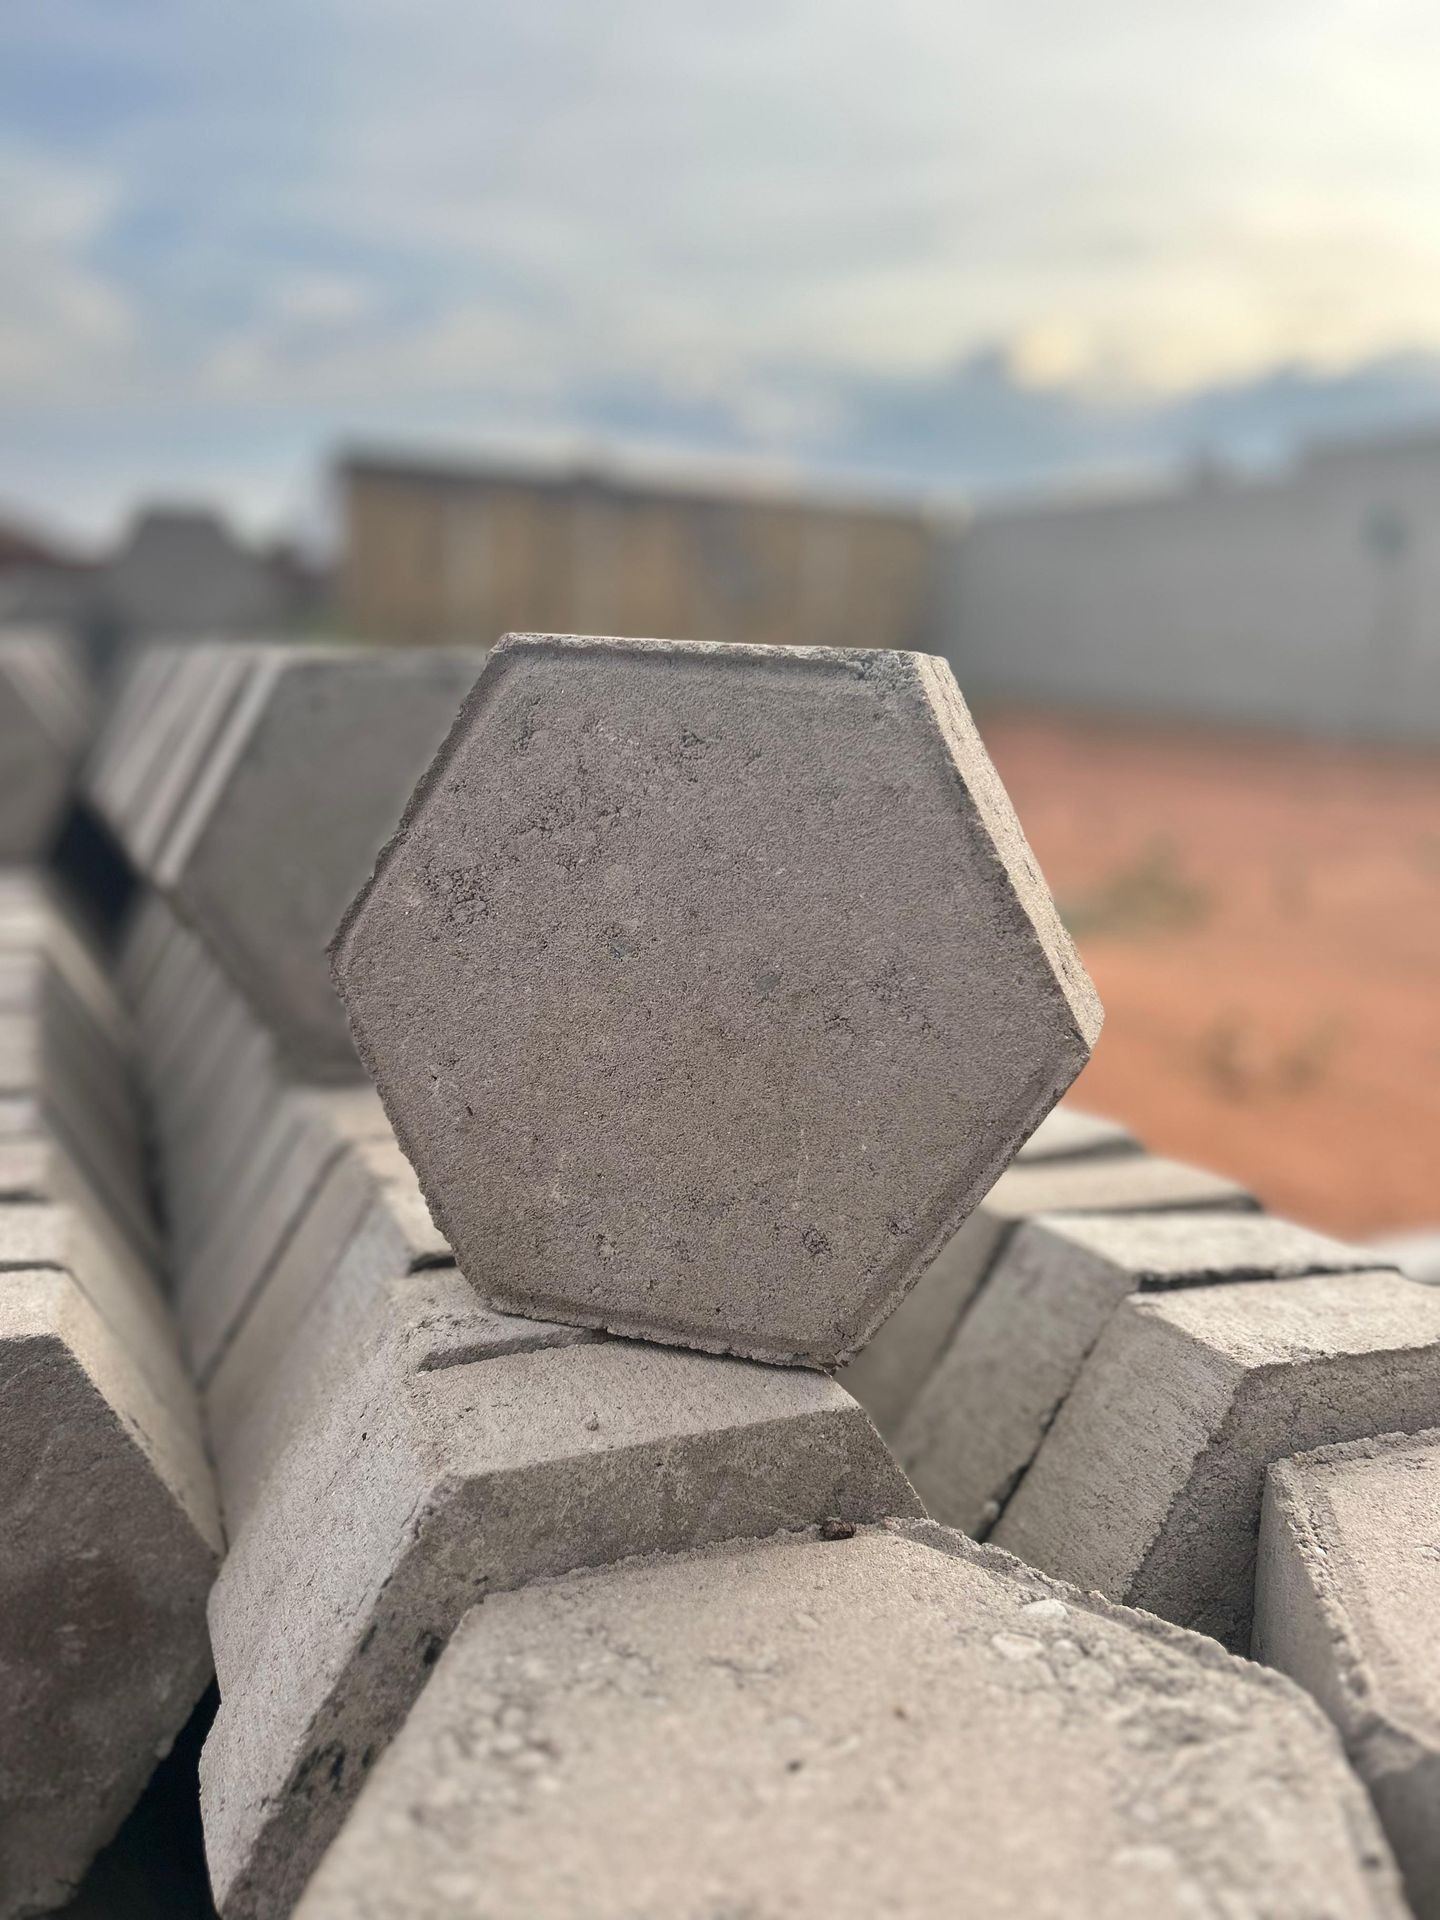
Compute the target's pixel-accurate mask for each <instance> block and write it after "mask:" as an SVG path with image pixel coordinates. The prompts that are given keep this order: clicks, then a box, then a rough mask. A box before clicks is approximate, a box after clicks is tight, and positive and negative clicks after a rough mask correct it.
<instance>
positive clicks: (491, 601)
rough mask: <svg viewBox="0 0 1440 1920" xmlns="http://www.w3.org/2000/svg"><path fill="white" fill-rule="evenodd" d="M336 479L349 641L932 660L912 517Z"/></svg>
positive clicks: (586, 482)
mask: <svg viewBox="0 0 1440 1920" xmlns="http://www.w3.org/2000/svg"><path fill="white" fill-rule="evenodd" d="M339 478H340V485H341V494H342V513H343V525H344V545H343V554H342V559H341V566H340V587H339V598H340V606H341V613H342V616H343V617H344V619H345V620H346V622H347V623H348V624H349V625H350V626H351V627H353V629H354V630H355V631H356V632H357V633H359V634H361V635H366V636H372V637H374V638H377V639H385V640H396V641H402V642H424V641H443V640H480V641H482V642H487V643H488V642H490V641H493V640H495V639H497V638H498V637H499V635H500V634H502V633H505V632H508V631H513V630H525V629H530V630H543V631H551V632H561V633H627V634H663V635H677V636H684V637H685V638H688V639H697V640H748V641H761V642H768V643H771V644H791V645H801V644H804V645H815V646H868V647H933V646H935V645H936V644H937V634H936V629H935V624H934V621H935V592H934V574H933V558H934V545H933V538H932V532H931V527H930V524H929V521H928V519H927V517H926V515H925V514H924V512H923V511H922V510H921V509H920V508H919V507H918V506H915V505H904V506H898V505H883V504H877V503H875V502H870V501H861V500H849V499H844V498H840V497H838V496H836V497H827V496H825V495H824V494H821V493H818V492H816V493H799V492H796V493H793V494H785V493H780V492H776V491H763V490H760V489H739V488H736V489H733V490H730V491H722V490H720V489H718V488H717V489H703V490H702V489H697V488H691V487H688V486H680V485H677V486H673V487H672V486H666V485H663V484H657V483H652V482H640V481H636V480H631V479H628V478H624V477H620V476H618V475H609V474H597V473H592V472H585V471H565V472H541V471H535V470H527V469H525V468H523V467H521V466H518V465H510V466H501V465H494V466H464V467H450V466H443V465H436V464H432V463H429V462H423V463H422V462H414V463H412V462H406V461H400V460H391V459H386V458H383V457H370V456H359V455H357V456H353V457H351V458H348V459H346V460H344V461H343V462H342V463H341V467H340V474H339Z"/></svg>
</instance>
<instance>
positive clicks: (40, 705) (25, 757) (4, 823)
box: [0, 630, 91, 861]
mask: <svg viewBox="0 0 1440 1920" xmlns="http://www.w3.org/2000/svg"><path fill="white" fill-rule="evenodd" d="M90 725H91V701H90V691H89V688H88V686H87V685H86V682H85V678H84V675H83V672H82V670H81V667H80V663H79V659H78V656H77V654H76V652H75V649H74V648H73V647H72V646H71V644H70V643H69V641H68V640H66V639H65V637H64V636H63V635H61V634H58V633H47V632H44V631H40V630H35V631H30V630H23V631H18V632H17V631H11V632H7V633H4V634H0V861H24V860H35V859H39V858H41V857H42V856H43V855H44V854H45V853H46V852H47V850H48V849H49V847H50V845H51V844H52V842H53V841H54V839H55V836H56V834H57V832H58V831H59V827H60V820H61V815H62V813H63V811H64V808H65V805H66V802H67V801H68V799H69V797H70V793H71V789H72V785H73V783H74V780H75V776H76V773H77V770H78V767H79V761H80V756H81V753H82V752H83V750H84V747H85V742H86V739H87V737H88V735H89V731H90Z"/></svg>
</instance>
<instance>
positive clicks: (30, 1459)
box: [0, 873, 220, 1916]
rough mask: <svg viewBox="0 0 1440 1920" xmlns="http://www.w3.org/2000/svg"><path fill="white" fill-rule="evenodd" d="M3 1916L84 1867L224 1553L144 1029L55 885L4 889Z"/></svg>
mask: <svg viewBox="0 0 1440 1920" xmlns="http://www.w3.org/2000/svg"><path fill="white" fill-rule="evenodd" d="M0 1000H3V1006H4V1011H3V1013H0V1035H3V1040H0V1060H3V1074H4V1088H5V1098H6V1100H7V1101H8V1102H9V1103H10V1104H11V1110H12V1120H13V1124H12V1125H11V1126H10V1127H9V1128H8V1129H7V1132H6V1136H5V1138H4V1140H3V1141H0V1169H3V1178H4V1185H3V1191H0V1674H3V1676H4V1679H3V1684H0V1914H3V1915H6V1916H10V1915H19V1914H26V1913H34V1912H39V1911H43V1910H46V1909H48V1908H50V1907H52V1906H54V1905H56V1904H57V1903H58V1902H59V1901H60V1900H62V1899H63V1898H64V1897H65V1895H66V1894H67V1893H68V1892H69V1891H70V1889H71V1888H73V1886H74V1885H75V1884H76V1883H77V1882H78V1881H79V1879H80V1878H81V1876H82V1874H83V1873H84V1870H85V1868H86V1867H87V1866H88V1864H89V1862H90V1860H91V1858H92V1857H93V1855H94V1854H95V1853H96V1852H97V1850H98V1849H99V1848H100V1847H101V1846H103V1845H104V1843H105V1842H106V1841H108V1840H109V1839H110V1838H111V1836H112V1835H113V1833H114V1832H115V1830H116V1828H117V1827H118V1825H119V1823H120V1821H121V1820H122V1819H123V1817H124V1815H125V1814H126V1813H127V1812H128V1811H129V1809H130V1807H131V1805H132V1804H133V1803H134V1801H135V1800H136V1798H137V1797H138V1795H139V1794H140V1792H141V1789H142V1788H143V1787H144V1785H145V1783H146V1781H147V1779H148V1778H149V1775H150V1773H151V1771H152V1769H153V1767H154V1765H155V1761H156V1758H157V1756H158V1755H160V1754H163V1753H164V1752H165V1750H166V1749H167V1747H168V1746H169V1744H170V1742H171V1740H172V1739H173V1738H174V1737H175V1735H176V1734H177V1733H178V1732H179V1730H180V1728H181V1727H182V1726H183V1724H184V1722H185V1720H186V1718H187V1716H188V1715H189V1713H190V1710H191V1708H192V1707H193V1706H194V1704H195V1702H196V1700H197V1698H198V1697H199V1695H200V1693H201V1692H202V1691H203V1689H204V1687H205V1685H206V1684H207V1682H208V1680H209V1677H210V1672H211V1661H210V1651H209V1645H208V1639H207V1634H206V1625H205V1602H206V1596H207V1593H208V1590H209V1587H210V1583H211V1580H212V1578H213V1575H214V1572H215V1567H216V1565H217V1562H218V1558H219V1552H220V1530H219V1524H218V1520H217V1517H216V1511H215V1500H214V1490H213V1486H212V1483H211V1476H210V1471H209V1467H208V1463H207V1461H206V1458H205V1452H204V1447H203V1444H202V1440H201V1432H200V1422H199V1415H198V1409H197V1405H196V1400H195V1395H194V1390H193V1387H192V1385H191V1383H190V1380H189V1378H188V1376H187V1374H186V1372H185V1370H184V1367H183V1365H182V1364H181V1361H180V1358H179V1354H178V1351H177V1348H176V1343H175V1337H174V1331H173V1328H172V1325H171V1322H170V1318H169V1314H168V1312H167V1309H166V1305H165V1301H164V1297H163V1293H162V1290H161V1287H160V1285H159V1282H158V1279H157V1275H156V1270H155V1266H154V1264H153V1261H154V1253H155V1248H156V1236H155V1233H154V1228H153V1222H152V1221H151V1219H150V1215H149V1209H148V1203H147V1197H146V1192H145V1186H144V1180H143V1168H142V1163H141V1158H140V1152H139V1145H138V1140H139V1124H138V1116H137V1112H136V1108H135V1103H134V1099H133V1091H132V1084H131V1061H130V1055H129V1043H128V1026H127V1023H126V1020H125V1018H124V1015H123V1014H122V1012H121V1010H120V1007H119V1005H118V1003H117V1001H116V999H115V997H114V995H113V993H112V991H111V989H110V984H109V981H108V979H107V977H106V973H105V970H104V968H103V966H102V964H101V962H100V960H99V957H98V955H97V954H96V952H95V951H94V950H93V949H92V947H91V946H90V944H89V942H88V940H87V938H86V936H85V935H84V934H83V933H82V931H81V930H80V928H79V926H78V924H77V923H76V922H74V921H73V920H72V919H71V918H70V917H69V916H68V914H67V913H66V912H65V910H64V909H63V907H62V906H61V904H60V903H59V901H58V899H57V898H56V897H55V896H54V895H53V894H52V893H51V892H50V891H49V889H48V888H47V887H46V886H45V885H44V884H43V883H42V882H41V881H39V880H38V879H36V878H33V877H27V876H22V875H18V874H13V873H12V874H11V875H10V876H8V877H7V878H6V879H5V881H4V882H3V883H0Z"/></svg>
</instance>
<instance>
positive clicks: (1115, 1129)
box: [1015, 1100, 1140, 1166]
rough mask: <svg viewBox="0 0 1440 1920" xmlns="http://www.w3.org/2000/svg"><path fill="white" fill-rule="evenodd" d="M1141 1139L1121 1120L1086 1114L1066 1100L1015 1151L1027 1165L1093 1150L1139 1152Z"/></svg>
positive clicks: (1096, 1151) (1094, 1151) (1053, 1108)
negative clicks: (1033, 1161)
mask: <svg viewBox="0 0 1440 1920" xmlns="http://www.w3.org/2000/svg"><path fill="white" fill-rule="evenodd" d="M1139 1151H1140V1142H1139V1141H1138V1140H1137V1139H1136V1138H1135V1136H1134V1134H1133V1133H1131V1131H1130V1129H1129V1128H1128V1127H1124V1126H1122V1125H1121V1124H1120V1122H1119V1121H1118V1120H1107V1119H1106V1118H1105V1117H1104V1116H1103V1115H1101V1114H1098V1113H1087V1112H1085V1110H1084V1109H1083V1108H1081V1107H1077V1106H1074V1105H1073V1104H1072V1103H1071V1102H1070V1101H1068V1100H1065V1101H1062V1102H1061V1103H1060V1105H1059V1106H1058V1107H1052V1108H1051V1110H1050V1112H1049V1113H1047V1114H1046V1116H1045V1118H1044V1119H1043V1120H1042V1121H1041V1122H1040V1124H1039V1126H1038V1127H1037V1128H1036V1129H1035V1131H1034V1133H1032V1134H1031V1136H1030V1138H1029V1139H1028V1140H1027V1141H1026V1142H1025V1144H1024V1146H1023V1147H1021V1149H1020V1151H1019V1152H1018V1153H1017V1154H1016V1156H1015V1159H1016V1162H1017V1163H1018V1164H1019V1165H1021V1166H1024V1165H1026V1164H1028V1163H1029V1162H1030V1161H1032V1160H1079V1159H1083V1158H1084V1157H1085V1156H1086V1155H1087V1154H1092V1153H1138V1152H1139Z"/></svg>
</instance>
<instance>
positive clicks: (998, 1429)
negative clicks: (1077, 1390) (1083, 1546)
mask: <svg viewBox="0 0 1440 1920" xmlns="http://www.w3.org/2000/svg"><path fill="white" fill-rule="evenodd" d="M1001 1184H1002V1185H1003V1184H1004V1183H1003V1182H1002V1183H1001ZM1378 1264H1379V1263H1378V1261H1377V1259H1376V1256H1375V1255H1374V1254H1373V1253H1371V1252H1369V1251H1368V1249H1366V1248H1364V1247H1347V1246H1345V1245H1343V1244H1342V1243H1341V1242H1339V1241H1337V1240H1328V1239H1326V1238H1325V1237H1324V1236H1323V1235H1322V1234H1318V1233H1311V1232H1310V1231H1309V1230H1308V1229H1307V1228H1305V1227H1299V1226H1295V1225H1293V1224H1292V1223H1291V1222H1290V1221H1288V1220H1277V1219H1275V1218H1273V1217H1272V1216H1271V1215H1269V1214H1263V1213H1243V1212H1226V1211H1224V1210H1220V1209H1217V1210H1215V1211H1213V1212H1210V1213H1184V1212H1181V1213H1135V1214H1126V1213H1110V1214H1106V1213H1100V1214H1073V1215H1066V1214H1040V1215H1038V1216H1037V1217H1036V1218H1034V1219H1032V1220H1026V1221H1023V1222H1022V1223H1021V1224H1020V1226H1019V1227H1018V1228H1017V1230H1016V1231H1015V1232H1014V1233H1012V1234H1011V1235H1010V1237H1009V1238H1008V1240H1007V1241H1006V1242H1005V1243H1004V1245H1003V1246H1002V1248H1001V1250H1000V1252H999V1253H998V1254H997V1256H996V1258H995V1260H994V1261H993V1262H992V1264H991V1267H990V1270H989V1272H988V1273H987V1274H986V1276H985V1281H984V1284H983V1285H982V1286H981V1288H980V1291H979V1294H978V1295H977V1297H976V1299H975V1300H974V1302H973V1304H972V1305H971V1307H970V1309H969V1311H968V1312H967V1313H966V1314H965V1315H964V1316H963V1317H962V1319H961V1321H960V1324H959V1327H958V1328H957V1329H956V1331H955V1334H954V1336H953V1337H952V1339H951V1341H950V1343H949V1345H948V1346H947V1347H946V1349H945V1351H944V1352H943V1353H942V1354H941V1355H940V1357H939V1359H938V1360H937V1361H936V1363H935V1365H934V1367H933V1368H932V1369H931V1371H930V1374H929V1377H928V1378H927V1379H926V1380H925V1382H924V1385H923V1386H922V1387H921V1389H920V1391H919V1392H918V1393H917V1394H916V1396H915V1398H914V1399H913V1400H912V1401H911V1403H910V1406H909V1409H908V1411H907V1412H906V1414H905V1418H904V1419H903V1420H902V1421H901V1422H900V1425H899V1430H898V1432H897V1433H896V1435H895V1438H894V1441H893V1445H894V1447H895V1451H896V1453H897V1454H898V1455H899V1458H900V1460H901V1462H902V1464H903V1465H904V1467H905V1470H906V1472H907V1473H908V1474H909V1475H910V1477H911V1479H912V1480H913V1481H914V1483H915V1486H916V1489H917V1491H918V1492H919V1494H920V1497H921V1499H922V1500H923V1501H924V1502H925V1508H926V1511H927V1512H928V1513H929V1514H930V1515H931V1517H932V1518H934V1519H936V1520H943V1521H944V1522H945V1524H946V1525H947V1526H952V1527H961V1528H963V1529H964V1531H965V1532H966V1533H969V1534H974V1535H975V1536H976V1537H977V1538H982V1539H983V1538H984V1536H985V1534H986V1533H987V1532H988V1531H989V1529H990V1528H991V1527H992V1526H993V1525H994V1524H995V1522H996V1520H998V1519H999V1517H1000V1515H1001V1513H1002V1512H1003V1511H1004V1508H1005V1503H1006V1501H1007V1500H1008V1499H1009V1497H1010V1495H1011V1493H1012V1492H1013V1491H1014V1489H1015V1486H1016V1484H1017V1483H1018V1482H1019V1481H1020V1480H1021V1478H1022V1477H1023V1475H1024V1473H1025V1471H1026V1469H1027V1468H1028V1467H1029V1465H1030V1463H1031V1461H1032V1460H1033V1459H1034V1457H1035V1455H1036V1453H1037V1451H1038V1450H1039V1448H1040V1445H1041V1443H1042V1441H1043V1440H1044V1438H1045V1435H1046V1434H1047V1433H1048V1432H1049V1430H1050V1428H1051V1427H1052V1426H1053V1425H1054V1423H1055V1417H1056V1415H1057V1414H1058V1412H1059V1410H1060V1408H1061V1407H1062V1406H1063V1405H1064V1403H1065V1399H1066V1397H1067V1395H1068V1394H1069V1392H1070V1390H1071V1388H1072V1387H1073V1386H1074V1384H1075V1382H1076V1380H1077V1379H1078V1378H1079V1376H1080V1373H1081V1370H1082V1368H1083V1367H1084V1365H1085V1359H1086V1356H1087V1355H1088V1354H1089V1353H1090V1351H1091V1349H1092V1348H1093V1347H1094V1345H1095V1342H1096V1341H1097V1340H1098V1339H1099V1338H1100V1335H1101V1334H1102V1333H1103V1332H1104V1330H1105V1327H1106V1324H1107V1322H1108V1321H1109V1319H1110V1316H1111V1314H1113V1313H1114V1312H1115V1310H1116V1308H1117V1307H1118V1306H1119V1304H1120V1302H1121V1301H1122V1300H1124V1299H1126V1298H1127V1297H1128V1296H1129V1295H1130V1294H1132V1293H1166V1292H1171V1291H1173V1290H1175V1289H1178V1288H1181V1287H1197V1286H1215V1285H1227V1286H1239V1285H1245V1284H1248V1283H1252V1282H1258V1281H1263V1280H1285V1279H1296V1278H1299V1277H1301V1276H1303V1275H1307V1274H1321V1273H1363V1272H1365V1271H1366V1270H1367V1269H1370V1270H1373V1269H1374V1268H1375V1267H1376V1266H1377V1265H1378ZM849 1384H850V1383H849V1381H848V1380H847V1381H846V1385H847V1386H848V1385H849Z"/></svg>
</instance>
